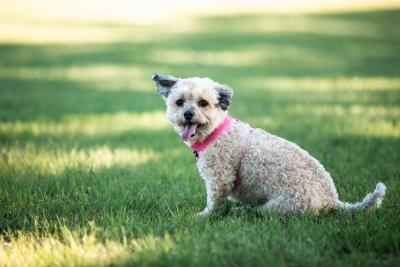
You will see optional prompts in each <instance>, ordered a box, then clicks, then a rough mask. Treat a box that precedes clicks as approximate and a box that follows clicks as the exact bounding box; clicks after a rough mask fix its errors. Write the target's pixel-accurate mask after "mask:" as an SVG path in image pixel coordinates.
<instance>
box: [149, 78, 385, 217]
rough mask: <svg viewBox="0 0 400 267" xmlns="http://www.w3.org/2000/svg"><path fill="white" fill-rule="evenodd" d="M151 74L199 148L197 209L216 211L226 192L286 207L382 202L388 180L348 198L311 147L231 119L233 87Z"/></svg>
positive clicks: (182, 130) (182, 131)
mask: <svg viewBox="0 0 400 267" xmlns="http://www.w3.org/2000/svg"><path fill="white" fill-rule="evenodd" d="M152 80H153V81H154V82H155V85H156V89H157V90H158V92H159V93H160V94H161V96H162V97H163V99H164V100H165V103H166V105H167V110H166V117H167V120H168V121H169V122H170V123H171V124H172V126H173V127H174V129H175V131H176V132H177V133H179V135H180V136H181V138H182V140H183V141H184V142H185V144H186V145H188V146H189V147H190V148H191V149H192V151H193V153H194V155H195V157H196V159H197V166H198V169H199V172H200V175H201V176H202V178H203V179H204V181H205V184H206V190H207V206H206V207H205V208H204V210H203V211H201V212H199V213H198V215H200V216H201V215H208V214H210V213H212V212H213V211H214V210H215V209H216V208H218V207H219V206H220V205H221V203H223V201H224V200H225V199H227V198H228V199H232V200H237V201H241V202H243V203H247V204H250V205H252V206H256V207H258V208H259V209H261V210H265V211H271V212H272V211H278V212H282V213H320V212H321V211H326V210H332V209H344V210H349V211H352V210H359V209H363V210H366V211H372V210H375V209H377V208H379V206H380V205H381V202H382V200H383V197H384V195H385V191H386V186H385V185H384V184H383V183H381V182H379V183H378V184H377V185H376V188H375V191H374V192H373V193H370V194H368V195H367V196H366V197H365V198H364V199H363V201H362V202H358V203H346V202H342V201H340V200H339V197H338V193H337V191H336V187H335V185H334V182H333V180H332V178H331V176H330V174H329V173H328V172H327V171H326V170H325V169H324V167H323V166H322V165H321V164H320V163H319V162H318V161H317V160H316V159H315V158H313V157H312V156H310V155H309V154H308V153H307V152H306V151H305V150H303V149H302V148H300V147H299V146H297V145H296V144H294V143H292V142H290V141H287V140H285V139H283V138H280V137H277V136H275V135H272V134H270V133H268V132H266V131H264V130H262V129H254V128H251V127H250V126H249V125H248V124H246V123H244V122H241V121H239V120H236V119H233V118H231V117H230V116H229V115H228V108H229V106H230V104H231V102H232V96H233V90H232V89H231V88H230V87H229V86H227V85H224V84H220V83H218V82H215V81H213V80H211V79H209V78H198V77H194V78H185V79H181V78H176V77H173V76H167V75H159V74H154V75H153V77H152Z"/></svg>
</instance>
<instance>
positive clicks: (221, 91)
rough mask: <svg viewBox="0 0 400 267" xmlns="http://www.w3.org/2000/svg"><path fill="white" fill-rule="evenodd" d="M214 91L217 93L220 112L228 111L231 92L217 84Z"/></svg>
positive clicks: (226, 86) (225, 86)
mask: <svg viewBox="0 0 400 267" xmlns="http://www.w3.org/2000/svg"><path fill="white" fill-rule="evenodd" d="M215 90H217V92H218V104H219V106H220V107H221V109H222V110H228V108H229V105H230V104H231V101H232V96H233V90H232V88H230V87H229V86H228V85H226V84H217V85H216V86H215Z"/></svg>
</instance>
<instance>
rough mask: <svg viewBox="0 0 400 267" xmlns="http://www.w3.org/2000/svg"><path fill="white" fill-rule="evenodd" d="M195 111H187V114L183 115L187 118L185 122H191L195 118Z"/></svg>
mask: <svg viewBox="0 0 400 267" xmlns="http://www.w3.org/2000/svg"><path fill="white" fill-rule="evenodd" d="M193 115H194V113H193V111H191V110H187V111H185V113H183V117H185V120H187V121H190V120H191V119H192V118H193Z"/></svg>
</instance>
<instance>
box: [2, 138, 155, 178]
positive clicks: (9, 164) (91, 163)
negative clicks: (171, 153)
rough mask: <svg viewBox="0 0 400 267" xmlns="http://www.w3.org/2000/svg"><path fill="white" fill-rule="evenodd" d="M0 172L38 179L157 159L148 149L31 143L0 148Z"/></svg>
mask: <svg viewBox="0 0 400 267" xmlns="http://www.w3.org/2000/svg"><path fill="white" fill-rule="evenodd" d="M0 152H1V155H2V163H1V164H0V171H1V173H7V174H8V175H11V176H13V177H14V178H16V179H18V178H21V177H23V178H31V179H34V178H38V177H43V176H51V175H59V174H61V173H63V172H64V171H65V170H66V169H76V168H79V169H83V170H92V171H96V170H99V169H106V168H110V167H129V168H133V167H135V166H137V165H139V164H142V163H144V162H146V161H148V160H151V159H152V160H153V159H157V157H158V156H159V155H158V154H157V153H156V152H153V151H151V150H143V151H139V150H134V149H124V148H116V149H110V148H108V147H106V146H100V147H96V148H90V149H75V148H73V149H71V150H66V149H61V148H60V149H48V148H46V147H38V146H35V145H34V144H26V145H25V146H17V145H16V146H12V147H2V148H1V150H0Z"/></svg>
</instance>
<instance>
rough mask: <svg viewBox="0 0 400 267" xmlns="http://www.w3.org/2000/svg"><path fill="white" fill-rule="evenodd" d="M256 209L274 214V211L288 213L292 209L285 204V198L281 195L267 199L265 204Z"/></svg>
mask: <svg viewBox="0 0 400 267" xmlns="http://www.w3.org/2000/svg"><path fill="white" fill-rule="evenodd" d="M257 208H258V210H260V211H267V212H274V211H280V212H288V211H291V210H292V209H293V208H291V207H290V206H288V205H287V203H286V202H285V197H284V196H282V195H279V196H277V197H275V198H271V199H269V200H268V201H267V202H266V203H264V204H262V205H260V206H258V207H257Z"/></svg>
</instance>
